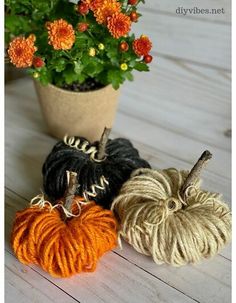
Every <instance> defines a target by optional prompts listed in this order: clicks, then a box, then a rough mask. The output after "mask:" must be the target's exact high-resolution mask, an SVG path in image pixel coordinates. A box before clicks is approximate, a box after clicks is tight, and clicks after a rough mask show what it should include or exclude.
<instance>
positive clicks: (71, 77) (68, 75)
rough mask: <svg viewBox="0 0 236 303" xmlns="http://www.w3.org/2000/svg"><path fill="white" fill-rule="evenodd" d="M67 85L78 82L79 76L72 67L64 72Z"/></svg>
mask: <svg viewBox="0 0 236 303" xmlns="http://www.w3.org/2000/svg"><path fill="white" fill-rule="evenodd" d="M63 76H64V78H65V82H66V84H71V83H73V82H75V81H77V80H78V76H77V74H76V73H75V72H74V68H73V67H72V66H70V67H69V68H67V69H66V70H65V71H64V72H63Z"/></svg>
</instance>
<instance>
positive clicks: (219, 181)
mask: <svg viewBox="0 0 236 303" xmlns="http://www.w3.org/2000/svg"><path fill="white" fill-rule="evenodd" d="M196 4H197V5H198V7H199V8H222V7H223V8H224V9H225V14H223V15H187V16H180V15H177V14H176V13H175V10H176V8H177V7H178V6H183V7H185V8H191V7H194V6H196ZM141 12H142V13H143V18H142V19H140V22H139V23H137V24H136V25H135V28H136V32H137V33H140V34H141V33H144V34H148V35H149V36H150V37H151V38H152V40H153V44H154V47H153V55H154V61H153V63H152V64H151V72H150V73H147V74H145V73H139V74H138V73H137V74H136V77H135V81H134V82H133V83H126V84H125V85H124V86H123V87H122V94H121V98H120V104H119V110H118V113H117V116H116V122H115V126H114V129H113V132H112V136H113V137H117V136H124V137H127V138H129V139H131V140H132V141H133V143H134V145H135V146H136V147H137V148H139V149H140V151H141V154H142V156H143V157H145V158H146V159H148V160H149V161H150V163H151V164H152V166H153V167H154V168H168V167H176V168H182V169H190V168H191V167H192V164H193V163H194V162H195V160H196V159H197V158H198V156H199V155H200V153H201V152H202V151H203V150H204V149H209V150H210V151H211V152H212V153H213V155H214V158H213V160H211V162H210V163H209V165H208V166H207V169H206V171H205V172H204V173H203V178H204V186H205V188H206V189H209V190H213V191H216V192H222V193H223V194H224V197H225V199H226V201H227V202H228V203H229V204H230V201H231V188H230V184H231V138H230V128H231V95H230V94H231V92H230V65H231V63H230V19H229V16H230V1H229V0H221V1H220V0H207V1H205V0H204V1H203V0H198V1H197V2H196V1H193V0H188V1H186V0H185V1H184V0H178V1H173V0H159V1H157V0H149V1H147V3H146V5H145V8H144V7H143V8H142V9H141ZM55 142H56V140H55V139H53V138H51V137H50V136H49V135H47V130H46V126H45V125H44V122H43V119H42V116H41V112H40V109H39V105H38V103H37V100H36V96H35V92H34V89H33V85H32V81H31V80H30V79H27V78H26V79H21V80H17V81H14V82H12V83H10V84H7V86H6V143H5V150H6V152H5V155H6V208H5V213H6V220H5V222H6V229H5V231H6V246H5V249H6V257H5V264H6V271H5V300H6V302H7V303H15V302H18V303H28V302H29V303H32V302H33V303H36V302H43V303H48V302H57V303H67V302H72V303H73V302H81V303H100V302H107V303H110V302H112V303H113V302H114V303H116V302H117V303H121V302H122V303H123V302H126V303H133V302H135V303H145V302H147V303H149V302H155V303H157V302H158V303H159V302H160V303H161V302H166V303H172V302H173V303H178V302H179V303H193V302H201V303H229V302H231V248H230V247H229V246H228V247H226V248H225V249H224V250H223V251H222V252H221V253H220V254H219V255H218V256H216V257H215V258H213V259H211V260H208V261H204V262H202V263H201V264H199V265H195V266H185V267H182V268H173V267H170V266H167V265H162V266H158V265H156V264H155V263H154V262H153V261H152V260H151V258H148V257H146V256H142V255H140V254H138V253H137V252H135V251H134V250H133V249H132V248H131V247H130V246H129V245H127V244H125V243H124V244H123V250H120V249H116V250H114V251H112V252H109V253H107V254H106V255H105V256H104V257H102V259H101V261H100V263H99V265H98V268H97V271H96V272H95V273H93V274H81V275H78V276H75V277H73V278H70V279H66V280H65V279H64V280H62V279H53V278H51V277H50V276H49V275H48V274H46V273H45V272H43V271H42V270H41V269H39V268H38V267H36V266H24V265H22V264H20V263H19V262H18V261H17V259H16V258H15V257H14V255H13V253H12V250H11V248H10V244H9V237H10V230H11V224H12V220H13V218H14V214H15V212H16V211H17V210H19V209H21V208H23V207H26V206H27V204H28V201H29V199H31V198H32V197H33V196H35V195H36V194H38V193H39V190H40V188H42V176H41V167H42V164H43V161H44V160H45V157H46V155H47V154H48V152H49V151H50V149H51V148H52V146H53V144H54V143H55Z"/></svg>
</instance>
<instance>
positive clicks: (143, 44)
mask: <svg viewBox="0 0 236 303" xmlns="http://www.w3.org/2000/svg"><path fill="white" fill-rule="evenodd" d="M151 48H152V42H151V41H150V39H149V38H148V37H147V36H144V35H142V36H141V37H140V38H138V39H135V40H134V42H133V50H134V52H135V54H136V55H138V56H146V55H147V54H148V53H149V52H150V50H151Z"/></svg>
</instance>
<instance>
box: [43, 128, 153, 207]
mask: <svg viewBox="0 0 236 303" xmlns="http://www.w3.org/2000/svg"><path fill="white" fill-rule="evenodd" d="M109 132H110V129H105V131H104V133H103V135H102V137H101V140H100V141H99V142H98V141H97V142H94V143H90V142H89V141H88V140H86V139H85V138H82V137H71V138H68V137H65V138H64V141H60V142H58V143H57V144H56V145H55V146H54V147H53V149H52V151H51V152H50V154H49V155H48V157H47V159H46V161H45V163H44V165H43V169H42V172H43V188H44V191H45V193H46V194H47V195H48V196H49V197H50V199H51V200H52V201H55V200H56V199H58V198H60V197H61V196H62V195H63V193H64V191H65V189H66V184H67V180H66V175H65V171H66V170H73V171H75V172H77V174H78V183H79V184H80V187H79V188H78V189H77V191H76V194H77V195H80V196H83V197H84V198H85V199H89V198H92V199H93V200H94V201H95V202H96V203H98V204H100V205H102V206H103V207H105V208H110V204H111V201H112V200H113V198H114V197H115V196H116V195H117V193H118V191H119V189H120V188H121V186H122V184H123V183H124V182H125V181H126V180H128V178H129V177H130V174H131V172H132V171H133V170H135V169H137V168H141V167H146V168H150V165H149V164H148V162H147V161H145V160H143V159H142V158H140V156H139V153H138V151H137V149H136V148H134V147H133V145H132V143H131V142H130V141H129V140H127V139H124V138H117V139H113V140H110V139H109V140H108V135H109Z"/></svg>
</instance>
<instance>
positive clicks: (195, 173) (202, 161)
mask: <svg viewBox="0 0 236 303" xmlns="http://www.w3.org/2000/svg"><path fill="white" fill-rule="evenodd" d="M211 158H212V154H211V153H210V152H209V151H208V150H205V151H204V152H203V153H202V155H201V157H200V158H199V159H198V161H197V162H196V164H195V165H194V166H193V168H192V169H191V171H190V173H189V175H188V176H187V178H186V180H185V181H184V183H183V185H182V187H181V189H180V195H181V197H182V198H183V199H184V194H185V191H186V189H187V188H188V187H189V186H190V185H192V184H194V183H195V181H196V180H197V178H198V177H199V176H200V174H201V171H202V169H203V167H204V166H205V165H206V163H207V162H208V160H210V159H211Z"/></svg>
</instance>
